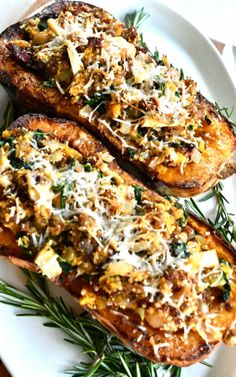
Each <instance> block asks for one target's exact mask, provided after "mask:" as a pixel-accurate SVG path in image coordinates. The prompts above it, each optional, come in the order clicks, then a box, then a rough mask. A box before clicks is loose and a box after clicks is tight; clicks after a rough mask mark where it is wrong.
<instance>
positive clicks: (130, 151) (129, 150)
mask: <svg viewBox="0 0 236 377" xmlns="http://www.w3.org/2000/svg"><path fill="white" fill-rule="evenodd" d="M127 152H128V155H129V158H130V159H131V160H132V159H134V156H135V154H136V150H135V149H133V148H130V147H128V148H127Z"/></svg>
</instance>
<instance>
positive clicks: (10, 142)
mask: <svg viewBox="0 0 236 377" xmlns="http://www.w3.org/2000/svg"><path fill="white" fill-rule="evenodd" d="M0 146H1V149H0V153H1V154H0V170H1V180H0V187H1V191H0V225H1V229H0V230H1V231H0V255H1V257H3V258H6V259H8V260H9V261H11V262H12V263H14V264H15V265H18V266H20V267H24V268H28V269H31V270H34V271H37V272H43V273H44V274H46V275H47V276H48V277H49V278H50V279H51V280H52V281H54V282H55V283H56V284H59V285H61V286H63V287H64V288H65V289H66V290H67V291H69V292H70V293H71V294H72V295H73V296H74V297H75V298H76V299H77V300H78V301H79V303H80V305H81V306H82V307H83V308H84V309H86V310H88V311H89V312H90V313H91V315H92V316H93V317H94V318H96V319H97V320H98V321H100V322H101V323H102V324H103V325H104V326H105V327H106V328H108V329H109V330H110V331H111V332H113V333H114V334H115V335H116V336H117V337H118V338H119V339H121V340H122V341H123V342H124V343H125V344H126V345H128V346H129V347H132V348H133V349H135V350H136V351H137V352H138V353H140V354H141V355H143V356H145V357H147V358H148V359H150V360H152V361H153V362H163V363H169V364H173V365H178V366H187V365H191V364H193V363H195V362H198V361H200V360H202V359H204V358H206V357H207V356H208V355H209V353H210V352H211V351H212V350H213V349H214V347H215V346H216V345H217V344H219V343H220V342H221V341H224V342H225V343H226V344H231V345H233V344H235V328H234V326H235V319H236V269H235V265H236V254H235V250H234V249H233V248H232V247H231V246H229V245H227V244H226V243H225V242H224V241H223V240H222V239H220V237H219V236H218V235H217V234H216V233H215V231H214V230H213V229H211V228H210V227H209V226H208V225H206V224H204V223H203V222H201V221H200V220H199V219H197V218H195V217H193V216H192V215H187V214H186V213H185V211H184V210H183V208H182V207H181V206H180V205H179V204H178V203H177V202H176V201H172V202H170V201H169V200H166V199H164V198H162V197H161V196H159V195H158V194H157V193H155V192H152V191H150V190H149V189H147V188H146V187H145V186H143V185H142V184H141V183H140V182H138V181H137V180H134V179H133V178H132V177H131V176H130V175H128V174H127V173H126V172H124V171H123V170H122V169H121V168H120V167H119V166H118V165H117V163H116V162H115V160H114V158H113V157H112V156H111V155H110V154H109V152H108V150H107V149H106V148H105V147H104V146H103V145H102V144H101V143H100V142H99V141H97V140H96V139H95V138H94V137H93V136H91V135H90V134H88V133H87V131H85V130H84V129H82V128H81V127H78V125H77V124H76V123H73V122H71V121H68V120H59V119H50V118H47V117H46V116H44V115H25V116H23V117H21V118H19V119H18V120H17V121H15V122H14V123H13V125H12V127H11V128H10V129H8V130H6V131H5V132H4V133H3V135H2V137H1V139H0ZM42 156H44V157H43V158H41V157H42ZM44 158H46V159H47V161H46V162H45V160H44ZM45 167H46V168H45ZM68 169H69V171H68ZM97 173H98V176H96V174H97ZM50 174H54V175H53V177H54V178H50V177H51V175H50ZM55 174H59V180H60V181H59V183H58V182H56V181H55ZM63 174H64V175H63ZM86 176H87V177H88V178H87V179H88V181H86V182H87V184H86V187H87V188H84V187H85V186H84V183H83V182H84V180H85V179H86ZM63 177H66V181H65V180H64V181H63V179H64V178H63ZM50 179H52V181H53V183H51V184H50V182H51V181H50ZM62 182H64V183H63V184H62ZM89 182H92V184H91V185H90V184H89ZM42 184H43V186H42ZM63 185H64V186H63ZM94 185H96V192H98V196H96V195H97V194H96V193H95V194H94V191H93V190H94ZM104 185H105V186H104ZM45 187H46V188H47V189H45ZM88 187H89V188H88ZM12 190H13V191H12ZM42 190H43V191H42ZM47 190H48V191H47ZM81 190H82V191H81ZM83 190H88V191H83ZM101 190H103V191H101ZM93 195H95V197H93ZM48 198H49V199H48ZM45 200H46V201H45ZM48 200H49V201H48ZM75 203H79V204H77V205H75ZM124 203H126V205H125V206H124V205H123V204H124ZM104 208H105V211H104ZM86 211H87V212H86ZM93 219H95V220H96V221H93ZM117 220H118V222H117ZM122 223H125V227H124V228H122V227H121V225H120V224H122ZM99 224H101V228H99V229H100V230H99V229H98V226H100V225H99ZM114 224H115V225H114ZM132 224H135V230H133V231H132ZM97 229H98V230H97ZM101 229H103V231H101ZM102 232H103V233H102ZM106 232H110V233H109V235H108V236H105V233H106ZM119 234H121V235H120V236H119ZM106 237H107V238H106ZM121 245H123V246H122V247H121ZM125 245H126V247H127V248H128V250H126V251H124V249H123V248H124V247H125ZM127 245H128V246H127ZM199 279H200V280H199Z"/></svg>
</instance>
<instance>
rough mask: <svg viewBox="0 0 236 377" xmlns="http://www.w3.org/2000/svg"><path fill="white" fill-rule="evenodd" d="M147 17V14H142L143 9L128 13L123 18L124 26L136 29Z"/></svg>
mask: <svg viewBox="0 0 236 377" xmlns="http://www.w3.org/2000/svg"><path fill="white" fill-rule="evenodd" d="M148 17H149V14H148V13H145V12H144V8H142V9H140V10H139V11H135V12H133V13H128V14H126V16H125V24H126V26H127V27H134V28H136V29H138V28H139V27H140V25H141V24H142V23H143V22H144V21H145V20H146V19H147V18H148Z"/></svg>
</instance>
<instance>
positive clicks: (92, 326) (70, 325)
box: [0, 271, 181, 377]
mask: <svg viewBox="0 0 236 377" xmlns="http://www.w3.org/2000/svg"><path fill="white" fill-rule="evenodd" d="M25 274H26V276H27V283H26V287H27V289H28V292H27V293H25V292H22V291H20V290H18V289H16V288H14V287H12V286H10V285H9V284H6V283H3V282H1V281H0V302H2V303H4V304H8V305H12V306H14V307H17V308H19V309H20V310H21V311H20V313H19V314H18V316H40V317H44V318H45V319H46V320H47V321H46V322H45V323H44V325H45V326H47V327H56V328H60V329H61V330H63V331H64V333H65V334H66V336H67V337H66V339H65V340H66V341H67V342H70V343H73V344H74V345H77V346H79V347H80V348H81V349H82V352H83V353H84V354H85V355H86V356H87V359H88V361H81V362H80V363H79V364H78V365H77V366H75V367H74V368H72V369H69V370H67V371H66V372H65V373H66V374H70V375H72V376H73V377H79V376H81V377H82V376H83V377H91V376H94V377H119V376H120V377H158V376H160V374H158V373H159V372H161V373H168V375H169V376H171V377H180V373H181V368H178V367H175V366H162V365H160V364H153V363H152V362H151V361H149V360H147V359H145V358H144V357H142V356H140V355H138V354H137V353H135V352H134V351H132V350H130V349H129V348H127V347H125V346H124V345H123V344H122V343H121V342H120V341H119V340H118V339H117V338H116V337H115V336H114V335H112V334H111V333H110V332H109V331H107V330H106V329H105V328H104V327H103V326H102V325H101V324H99V323H98V322H97V321H95V320H94V319H92V318H90V317H89V316H88V315H87V314H84V313H83V314H81V315H79V316H78V315H75V314H74V312H73V311H72V310H71V309H68V308H67V307H66V306H65V304H64V302H63V300H62V299H61V298H52V297H51V296H50V294H49V291H48V287H47V283H46V280H45V279H44V278H43V277H42V276H40V275H38V274H35V273H33V272H29V271H25ZM162 375H163V374H162Z"/></svg>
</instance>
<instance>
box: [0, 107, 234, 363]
mask: <svg viewBox="0 0 236 377" xmlns="http://www.w3.org/2000/svg"><path fill="white" fill-rule="evenodd" d="M11 128H25V129H29V130H37V129H41V130H42V131H44V132H47V133H51V134H52V135H53V138H55V139H57V140H59V141H61V142H65V141H66V142H68V144H69V146H71V147H72V148H74V149H76V150H78V151H79V152H80V153H81V154H82V155H83V156H84V157H85V158H88V159H89V160H92V159H93V157H92V156H95V155H96V153H99V152H101V151H104V150H106V148H105V147H104V146H103V145H102V144H101V143H100V142H99V141H97V140H96V139H94V137H93V136H91V135H90V134H88V133H87V132H86V131H85V130H83V129H82V128H81V127H78V126H77V124H76V123H73V122H71V121H68V120H61V119H49V118H47V117H46V116H44V115H40V114H38V115H36V114H32V115H28V114H27V115H25V116H23V117H21V118H19V119H18V120H17V121H15V122H14V123H13V125H12V127H11ZM110 166H111V168H112V169H113V170H114V171H115V172H117V173H118V174H119V175H120V176H122V178H123V179H124V180H125V182H127V184H133V185H134V184H137V181H136V180H135V179H133V178H132V177H131V176H130V175H129V174H127V173H126V172H125V171H123V170H122V169H121V168H120V167H119V166H118V165H117V163H116V161H115V160H114V161H113V162H112V163H111V165H110ZM138 183H139V185H140V184H141V183H140V182H138ZM145 189H147V188H146V187H145ZM147 190H148V189H147ZM148 194H149V195H150V198H151V199H152V200H158V201H162V202H165V199H164V198H162V197H160V196H159V195H158V194H156V193H155V192H153V191H150V190H148ZM189 221H190V222H191V225H192V226H193V227H194V229H196V230H197V231H198V232H199V233H200V234H202V235H204V236H205V233H206V231H208V232H210V233H211V234H210V235H209V236H208V237H209V240H210V242H211V247H212V248H213V247H216V248H217V251H218V255H219V257H222V258H223V257H225V258H226V259H227V260H229V261H230V262H231V263H233V264H236V254H235V250H234V249H233V247H232V246H231V245H228V244H227V243H225V242H224V241H222V239H221V238H220V237H219V236H218V235H217V234H216V233H215V232H214V231H213V230H212V229H211V228H209V226H208V225H206V224H204V223H202V222H201V221H199V219H197V218H194V217H193V216H191V217H190V220H189ZM0 255H1V256H2V257H3V258H5V259H8V260H10V262H11V263H13V264H15V265H18V266H20V267H24V268H28V269H30V270H33V271H35V272H37V267H36V265H35V264H34V263H32V262H29V261H27V260H26V259H25V257H24V255H23V252H22V251H21V250H20V249H19V248H18V246H17V244H16V242H15V237H14V235H13V233H11V231H9V230H7V229H5V228H3V227H1V226H0ZM235 280H236V276H235ZM55 283H57V284H59V285H61V286H63V287H65V289H66V290H67V291H69V292H70V293H71V294H72V295H73V296H74V297H75V298H76V299H78V300H79V299H80V297H81V295H80V294H81V290H82V289H83V288H85V287H86V289H87V290H88V291H89V290H90V289H91V287H89V286H88V283H87V282H86V281H83V280H82V279H81V278H80V277H76V276H74V275H69V276H66V275H62V276H61V277H60V279H58V280H57V281H56V282H55ZM233 284H234V288H233V289H232V292H233V293H232V295H233V298H232V302H233V304H234V307H233V313H231V314H230V313H228V312H227V313H226V314H225V315H227V316H231V315H235V312H236V286H235V282H234V283H233ZM84 308H85V309H87V310H88V311H89V312H90V313H91V315H92V316H93V317H95V318H96V319H97V320H98V321H100V322H101V323H102V324H103V325H104V326H105V327H107V328H108V329H109V330H110V331H112V332H113V333H114V334H115V335H116V336H117V337H118V338H120V339H121V340H122V341H123V342H124V343H125V344H126V345H128V346H129V347H132V348H134V349H135V350H136V351H137V352H138V353H140V354H141V355H143V356H145V357H147V358H148V359H150V360H152V361H153V362H163V363H168V364H173V365H177V366H187V365H191V364H193V363H195V362H198V361H200V360H202V359H205V358H206V357H207V356H208V355H209V353H210V352H211V351H212V350H213V348H214V347H215V346H216V344H217V343H216V342H213V343H207V342H205V341H203V340H202V339H201V338H200V336H199V335H197V334H196V333H192V332H190V335H189V337H188V339H187V341H186V343H181V341H180V340H179V339H178V337H176V336H175V337H173V339H169V338H168V342H169V343H170V346H169V347H167V348H161V349H160V350H159V353H158V355H155V354H154V352H153V347H152V345H151V343H150V336H151V335H152V334H155V333H157V331H156V330H155V329H153V328H151V327H150V326H149V327H148V326H147V331H148V333H149V337H147V338H145V337H144V338H143V340H142V341H141V342H137V338H138V336H139V335H140V333H141V331H140V330H139V329H138V324H139V321H140V318H139V316H137V315H136V314H134V313H133V312H131V311H128V312H125V316H124V315H123V314H122V312H120V314H119V313H117V311H113V309H114V308H106V309H103V310H100V311H99V310H96V311H95V310H93V311H91V310H89V309H88V308H86V306H85V307H84ZM224 321H225V322H224V326H226V327H225V331H226V332H227V330H228V327H229V325H230V323H231V321H232V318H231V317H230V318H228V320H226V317H225V319H224ZM226 324H227V325H226ZM159 335H160V334H159ZM162 338H163V339H162V340H163V342H166V341H167V340H166V339H165V338H164V337H163V334H162Z"/></svg>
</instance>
